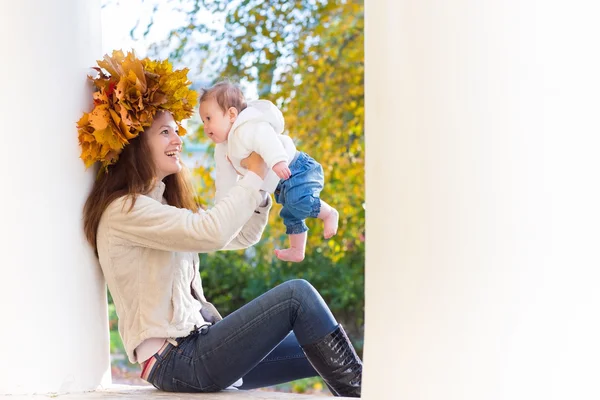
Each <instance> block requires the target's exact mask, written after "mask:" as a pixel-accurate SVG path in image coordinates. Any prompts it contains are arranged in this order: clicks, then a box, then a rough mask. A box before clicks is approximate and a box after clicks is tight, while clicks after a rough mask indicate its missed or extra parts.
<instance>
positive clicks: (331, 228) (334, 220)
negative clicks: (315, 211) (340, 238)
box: [322, 207, 340, 239]
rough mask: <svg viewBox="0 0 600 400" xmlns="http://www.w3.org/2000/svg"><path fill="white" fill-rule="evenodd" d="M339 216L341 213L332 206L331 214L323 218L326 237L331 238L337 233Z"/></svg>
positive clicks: (324, 235)
mask: <svg viewBox="0 0 600 400" xmlns="http://www.w3.org/2000/svg"><path fill="white" fill-rule="evenodd" d="M339 217H340V214H339V213H338V212H337V210H336V209H335V208H333V207H331V211H330V212H329V214H327V215H326V216H324V217H323V218H322V220H323V225H324V227H323V237H324V238H325V239H329V238H330V237H332V236H334V235H335V234H336V233H337V229H338V219H339Z"/></svg>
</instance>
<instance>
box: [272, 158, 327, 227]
mask: <svg viewBox="0 0 600 400" xmlns="http://www.w3.org/2000/svg"><path fill="white" fill-rule="evenodd" d="M290 171H291V172H292V176H291V177H290V178H289V179H285V180H283V179H282V180H280V181H279V184H278V185H277V187H276V188H275V201H276V202H277V203H279V204H282V205H283V208H282V209H281V212H280V213H279V216H280V217H281V218H283V223H284V225H285V227H286V232H285V233H286V234H288V235H290V234H296V233H302V232H306V231H307V230H308V227H307V226H306V223H305V222H304V220H305V219H306V218H308V217H311V218H316V217H317V215H319V211H321V199H320V198H319V196H320V194H321V190H323V185H324V178H323V167H321V164H319V163H318V162H316V161H315V160H314V159H313V158H312V157H311V156H309V155H308V154H306V153H303V152H298V157H297V158H296V159H295V160H294V161H292V163H291V164H290Z"/></svg>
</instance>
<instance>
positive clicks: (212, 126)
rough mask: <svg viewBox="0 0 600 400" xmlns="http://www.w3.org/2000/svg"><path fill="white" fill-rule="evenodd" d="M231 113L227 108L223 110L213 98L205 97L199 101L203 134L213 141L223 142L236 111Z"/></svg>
mask: <svg viewBox="0 0 600 400" xmlns="http://www.w3.org/2000/svg"><path fill="white" fill-rule="evenodd" d="M230 110H231V109H230ZM234 110H235V109H234ZM232 114H233V113H232V112H229V110H228V111H225V112H223V110H221V107H219V104H218V103H217V101H216V100H215V99H207V100H205V101H203V102H202V103H200V118H201V119H202V122H203V123H204V134H205V135H206V136H208V137H209V138H210V140H212V141H213V142H215V143H223V142H225V141H226V140H227V137H228V136H229V131H230V130H231V126H232V125H233V122H234V121H235V117H236V116H237V113H236V115H232Z"/></svg>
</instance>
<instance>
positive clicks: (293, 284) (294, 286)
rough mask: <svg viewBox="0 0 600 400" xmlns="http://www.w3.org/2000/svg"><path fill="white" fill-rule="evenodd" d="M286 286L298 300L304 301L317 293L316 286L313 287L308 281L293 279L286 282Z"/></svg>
mask: <svg viewBox="0 0 600 400" xmlns="http://www.w3.org/2000/svg"><path fill="white" fill-rule="evenodd" d="M285 284H286V285H287V286H288V288H289V290H290V291H291V294H292V296H293V297H296V298H298V299H303V298H305V297H306V296H307V295H309V296H310V295H312V294H313V293H316V289H315V288H314V286H313V285H311V284H310V282H309V281H307V280H306V279H291V280H289V281H287V282H285Z"/></svg>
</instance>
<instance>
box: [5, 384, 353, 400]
mask: <svg viewBox="0 0 600 400" xmlns="http://www.w3.org/2000/svg"><path fill="white" fill-rule="evenodd" d="M2 397H3V396H0V398H2ZM330 397H331V396H323V395H306V394H293V393H281V392H267V391H261V390H224V391H222V392H217V393H168V392H161V391H159V390H156V389H155V388H154V387H151V386H150V387H149V386H129V385H112V386H110V387H108V388H107V389H104V390H97V391H94V392H88V393H73V394H62V395H53V394H46V395H20V396H19V395H17V396H6V399H7V400H8V399H10V400H26V399H27V400H43V399H49V398H52V399H58V400H79V399H82V400H109V399H119V400H137V399H140V400H141V399H144V400H145V399H173V400H177V399H202V400H245V399H248V400H314V399H319V400H323V399H326V398H330ZM346 398H347V397H336V399H346Z"/></svg>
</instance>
